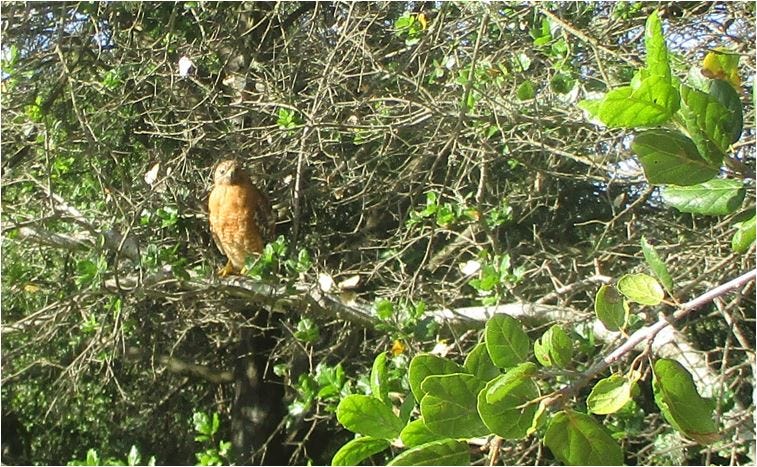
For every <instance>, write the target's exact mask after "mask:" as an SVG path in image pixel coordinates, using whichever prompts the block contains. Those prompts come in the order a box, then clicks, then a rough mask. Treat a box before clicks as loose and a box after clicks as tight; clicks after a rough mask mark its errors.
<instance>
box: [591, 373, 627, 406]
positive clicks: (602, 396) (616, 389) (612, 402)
mask: <svg viewBox="0 0 757 467" xmlns="http://www.w3.org/2000/svg"><path fill="white" fill-rule="evenodd" d="M633 385H634V381H631V380H630V379H628V378H626V377H624V376H620V375H611V376H609V377H607V378H604V379H602V380H599V381H598V382H597V384H595V385H594V387H593V388H592V390H591V394H589V397H588V398H587V399H586V408H588V409H589V412H592V413H595V414H598V415H606V414H610V413H615V412H617V411H618V410H620V409H622V408H623V406H624V405H626V404H627V403H628V401H630V400H631V390H632V389H633Z"/></svg>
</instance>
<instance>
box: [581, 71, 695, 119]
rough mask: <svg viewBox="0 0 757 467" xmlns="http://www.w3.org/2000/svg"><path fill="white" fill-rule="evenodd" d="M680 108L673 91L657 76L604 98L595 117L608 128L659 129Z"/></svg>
mask: <svg viewBox="0 0 757 467" xmlns="http://www.w3.org/2000/svg"><path fill="white" fill-rule="evenodd" d="M679 105H680V96H679V95H678V91H677V90H676V88H674V87H673V86H671V85H670V83H669V82H665V79H664V78H662V77H660V76H650V77H648V78H646V79H643V80H642V81H641V83H640V84H639V87H638V88H635V89H634V88H633V87H631V86H626V87H622V88H617V89H614V90H612V91H610V92H608V93H607V95H605V98H604V99H603V100H602V104H601V105H600V106H599V109H598V111H597V114H596V116H597V117H598V118H599V119H600V120H602V122H603V123H604V124H605V125H607V126H608V127H610V128H639V127H648V126H655V125H661V124H663V123H665V122H667V121H669V120H670V119H671V117H672V116H673V114H674V113H675V112H676V111H677V110H678V107H679Z"/></svg>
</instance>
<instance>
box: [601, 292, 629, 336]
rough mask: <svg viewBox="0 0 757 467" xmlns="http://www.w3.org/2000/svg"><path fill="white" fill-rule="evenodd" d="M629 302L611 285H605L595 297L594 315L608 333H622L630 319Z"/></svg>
mask: <svg viewBox="0 0 757 467" xmlns="http://www.w3.org/2000/svg"><path fill="white" fill-rule="evenodd" d="M628 311H629V308H628V302H627V301H626V299H625V298H623V296H622V295H620V293H618V290H617V289H616V288H615V287H613V286H611V285H603V286H602V287H600V288H599V290H598V291H597V295H596V297H594V313H596V314H597V318H599V320H600V321H602V324H604V325H605V327H606V328H607V330H608V331H620V330H621V329H623V327H624V326H625V325H626V320H627V319H628Z"/></svg>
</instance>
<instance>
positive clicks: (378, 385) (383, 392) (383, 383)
mask: <svg viewBox="0 0 757 467" xmlns="http://www.w3.org/2000/svg"><path fill="white" fill-rule="evenodd" d="M370 384H371V394H373V397H376V398H377V399H379V400H381V401H383V402H384V403H387V402H389V389H388V388H387V376H386V352H381V353H380V354H378V355H377V356H376V359H375V360H373V367H372V368H371V378H370Z"/></svg>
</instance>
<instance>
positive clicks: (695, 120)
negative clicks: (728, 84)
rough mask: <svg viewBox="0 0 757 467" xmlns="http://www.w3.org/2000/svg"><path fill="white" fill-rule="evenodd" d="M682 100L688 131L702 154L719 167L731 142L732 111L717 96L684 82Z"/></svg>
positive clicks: (682, 112)
mask: <svg viewBox="0 0 757 467" xmlns="http://www.w3.org/2000/svg"><path fill="white" fill-rule="evenodd" d="M681 101H682V103H683V106H682V107H681V114H682V115H683V117H684V121H685V122H686V130H687V131H688V132H689V135H690V136H691V139H692V141H694V144H696V146H697V149H698V150H699V154H700V155H701V156H702V157H703V158H704V159H705V160H707V161H708V162H709V163H710V164H712V165H716V166H719V165H720V164H722V162H723V157H725V154H726V151H727V150H728V146H729V145H730V144H731V128H730V126H728V119H729V118H730V117H731V115H732V112H730V111H729V110H728V109H726V108H725V107H724V106H723V104H721V103H720V102H718V100H717V98H716V97H715V96H712V95H710V94H706V93H704V92H702V91H697V90H696V89H692V88H690V87H688V86H684V85H681Z"/></svg>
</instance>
